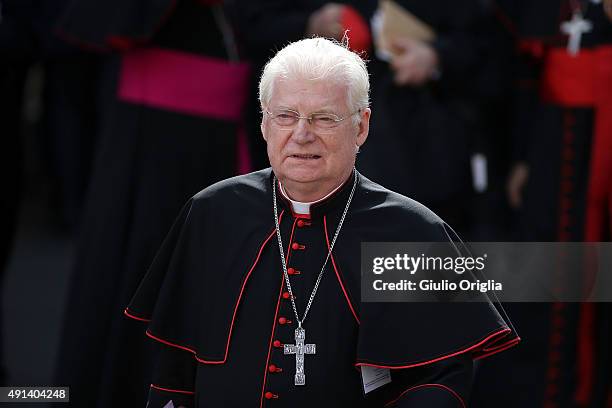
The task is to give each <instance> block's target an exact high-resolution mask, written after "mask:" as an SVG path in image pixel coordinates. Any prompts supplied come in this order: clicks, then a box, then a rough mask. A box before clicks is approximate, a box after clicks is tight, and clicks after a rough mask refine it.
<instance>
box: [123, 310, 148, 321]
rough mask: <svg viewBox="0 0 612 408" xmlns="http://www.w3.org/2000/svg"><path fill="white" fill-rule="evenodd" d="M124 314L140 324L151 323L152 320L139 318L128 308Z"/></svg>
mask: <svg viewBox="0 0 612 408" xmlns="http://www.w3.org/2000/svg"><path fill="white" fill-rule="evenodd" d="M123 314H124V315H126V316H127V317H129V318H132V319H134V320H138V321H140V322H150V321H151V319H145V318H144V317H138V316H136V315H134V314H132V312H130V310H129V309H128V308H127V307H126V308H125V310H124V311H123Z"/></svg>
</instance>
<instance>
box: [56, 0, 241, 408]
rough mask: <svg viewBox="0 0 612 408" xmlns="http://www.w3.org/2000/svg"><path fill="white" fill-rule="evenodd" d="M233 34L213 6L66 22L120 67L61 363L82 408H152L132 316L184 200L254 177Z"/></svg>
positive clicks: (131, 5)
mask: <svg viewBox="0 0 612 408" xmlns="http://www.w3.org/2000/svg"><path fill="white" fill-rule="evenodd" d="M232 30H233V29H232V24H231V23H230V21H229V19H228V18H227V16H226V13H225V11H224V6H223V4H222V2H220V1H214V0H210V1H200V0H181V1H173V0H157V1H150V0H130V1H125V0H117V1H111V2H98V1H91V0H74V1H72V3H71V4H70V7H69V8H68V9H67V11H66V13H65V14H64V16H63V18H62V20H61V21H60V24H59V26H58V33H59V35H60V36H61V37H62V38H64V39H65V40H66V41H69V42H71V43H73V44H76V45H80V46H82V47H84V48H86V49H91V50H97V51H99V52H101V53H106V54H107V55H109V56H110V58H113V59H114V64H115V70H114V72H115V78H114V81H113V82H112V84H111V85H109V88H110V90H111V91H112V95H113V97H112V98H109V101H108V103H109V106H108V109H109V111H108V115H107V116H106V118H105V120H104V121H103V122H102V123H100V127H101V129H100V134H101V136H100V141H99V143H98V145H97V150H96V155H95V159H94V163H93V175H92V180H91V185H90V188H89V190H88V196H87V199H86V203H85V209H84V218H83V222H82V224H81V227H80V230H79V234H78V241H77V245H76V261H75V265H74V270H73V274H72V278H71V281H70V287H69V297H68V299H67V303H66V308H65V323H64V328H63V332H62V333H63V334H62V337H61V339H60V340H61V347H60V350H59V358H58V361H57V371H58V372H57V376H56V380H55V383H56V384H58V385H67V386H70V399H71V403H72V404H73V406H75V407H110V406H144V405H145V403H146V396H147V392H148V388H149V384H150V379H149V378H148V374H147V373H148V372H150V367H149V365H150V362H151V359H152V354H153V353H154V352H153V351H152V349H151V345H150V343H149V342H147V341H146V340H145V339H144V338H143V336H142V331H143V328H142V327H136V326H134V325H133V324H128V322H127V319H125V317H124V316H123V309H124V308H125V306H126V305H127V303H128V301H129V297H130V296H131V294H132V293H133V292H134V290H135V289H136V286H137V284H138V282H139V281H140V279H141V278H142V276H143V275H144V274H145V272H146V269H147V267H148V265H149V264H150V263H151V261H152V259H153V256H154V254H155V250H156V249H157V248H158V247H159V246H160V244H161V242H162V240H163V238H164V236H165V234H166V233H167V231H168V229H169V228H170V225H171V224H172V220H173V219H174V216H175V215H176V213H177V212H178V210H179V209H180V207H181V205H182V204H183V203H184V201H185V200H186V199H187V198H188V197H190V196H192V195H193V194H194V193H195V192H197V191H199V190H201V189H202V188H204V187H206V186H207V185H209V184H211V183H213V182H215V181H217V180H220V179H223V178H227V177H229V176H232V175H234V174H236V173H237V172H238V171H244V170H245V169H248V166H249V165H248V158H247V157H245V153H246V152H245V151H244V149H243V150H239V147H240V145H239V143H238V136H237V135H238V128H239V123H240V121H241V114H242V105H243V101H244V99H245V92H246V88H247V82H248V76H249V67H248V66H247V65H246V64H244V63H241V61H240V57H239V52H238V47H237V45H236V43H235V41H234V35H233V32H232ZM243 147H244V146H243ZM239 155H241V156H239Z"/></svg>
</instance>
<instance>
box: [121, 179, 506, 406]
mask: <svg viewBox="0 0 612 408" xmlns="http://www.w3.org/2000/svg"><path fill="white" fill-rule="evenodd" d="M353 177H357V178H358V180H357V182H358V184H357V188H356V191H355V195H354V198H353V201H352V203H351V207H350V210H349V212H348V215H347V217H346V220H345V222H344V225H343V227H342V230H341V233H340V235H339V238H338V242H337V245H336V246H335V247H334V252H333V255H332V258H331V260H330V262H329V265H328V267H327V270H326V273H325V274H324V275H323V278H322V280H321V283H320V286H319V289H318V292H317V294H316V298H315V299H314V302H313V303H312V307H311V309H310V312H309V315H308V318H307V320H306V322H305V323H304V327H305V329H306V333H307V334H306V343H316V344H317V354H316V355H315V356H306V360H305V366H306V370H305V371H306V386H305V387H296V386H294V385H293V373H294V365H295V356H290V355H284V354H283V349H282V347H279V344H282V343H292V342H293V332H294V329H295V327H296V323H295V318H294V316H293V311H292V308H291V303H290V300H288V299H287V294H284V293H285V291H286V289H285V285H284V282H283V274H282V268H281V265H280V260H279V256H280V255H279V249H278V244H277V241H276V236H275V229H274V218H273V210H272V191H271V189H272V172H271V170H270V169H266V170H262V171H258V172H255V173H251V174H249V175H246V176H240V177H236V178H232V179H229V180H225V181H222V182H220V183H217V184H215V185H213V186H211V187H209V188H207V189H205V190H203V191H202V192H200V193H198V194H197V195H196V196H194V197H193V198H192V199H191V200H189V202H188V203H187V204H186V205H185V206H184V208H183V210H182V211H181V213H180V215H179V217H178V219H177V221H176V222H175V224H174V226H173V228H172V230H171V231H170V233H169V235H168V237H167V238H166V240H165V241H164V244H163V245H162V247H161V249H160V251H159V252H158V254H157V256H156V258H155V261H154V262H153V265H152V266H151V268H150V269H149V271H148V273H147V275H146V277H145V279H144V280H143V282H142V283H141V285H140V287H139V289H138V291H137V293H136V295H135V296H134V298H133V299H132V302H131V303H130V305H129V306H128V308H127V309H126V312H125V313H126V314H127V315H128V316H130V317H133V318H136V319H138V320H142V321H147V322H148V328H147V335H148V336H149V337H151V338H153V339H155V340H157V341H158V342H159V343H161V344H162V345H164V347H165V346H169V347H165V348H167V349H169V350H171V351H169V353H173V354H172V355H171V356H169V357H168V356H166V357H164V358H165V359H166V361H165V363H162V365H161V366H160V368H158V370H160V372H158V373H156V375H155V377H156V380H157V381H160V382H161V381H166V382H165V383H161V384H160V383H154V384H152V389H151V394H150V395H151V397H150V402H151V406H153V407H155V406H158V405H156V404H159V406H160V407H162V406H164V405H165V404H166V403H167V402H168V400H169V399H172V400H173V401H174V404H175V405H177V404H179V403H180V404H183V405H185V406H199V407H204V406H255V405H256V404H260V406H263V405H266V404H268V403H273V404H274V406H312V404H315V403H319V404H324V406H353V407H358V406H381V405H382V404H383V403H386V402H391V401H393V400H395V399H397V398H400V396H401V398H403V399H405V400H406V401H409V400H410V399H411V398H417V397H415V396H416V395H419V397H418V398H419V399H417V400H415V402H414V404H416V405H405V406H424V405H422V404H433V405H427V406H444V407H446V406H449V407H456V406H462V405H461V404H463V403H464V402H461V399H465V398H467V395H468V394H469V382H470V381H469V378H470V377H471V364H472V363H471V360H472V358H480V357H484V356H487V355H490V354H494V353H495V352H497V351H501V350H503V349H505V348H508V347H510V346H511V345H514V344H516V342H518V337H517V336H516V334H515V333H514V332H513V331H512V330H511V329H510V327H509V325H508V323H507V322H506V321H504V319H503V318H502V317H501V315H500V314H499V313H498V311H497V310H496V308H495V307H494V306H493V305H492V304H491V303H478V302H475V303H456V304H453V305H449V304H442V303H360V298H359V294H360V256H359V254H360V245H361V242H362V241H363V242H368V241H369V242H386V241H435V242H439V241H441V242H445V241H449V240H450V239H451V238H450V235H449V234H451V233H450V232H449V229H448V227H447V226H446V224H445V223H444V222H443V221H442V220H441V219H440V218H439V217H437V216H436V215H435V214H434V213H432V212H431V211H429V210H428V209H427V208H425V207H424V206H422V205H420V204H419V203H417V202H415V201H413V200H411V199H408V198H406V197H404V196H401V195H399V194H396V193H393V192H391V191H389V190H386V189H385V188H383V187H381V186H379V185H377V184H375V183H373V182H371V181H369V180H368V179H366V178H365V177H363V176H362V175H360V174H359V173H356V172H355V175H354V176H353ZM351 179H352V177H351ZM351 186H352V180H349V181H347V182H346V183H345V184H344V185H343V186H342V187H341V188H340V189H339V190H338V191H337V192H335V193H334V194H333V195H332V196H331V197H330V198H328V199H326V200H324V201H323V202H319V203H317V204H314V205H313V207H312V208H311V214H310V217H309V218H303V217H302V216H299V215H296V214H293V213H292V211H291V209H290V206H289V203H288V202H287V201H286V200H285V199H279V211H281V223H280V228H281V233H282V236H283V239H284V244H286V245H287V249H286V251H287V252H286V254H287V257H288V265H287V266H288V268H293V269H292V270H290V272H291V271H298V272H299V273H298V274H293V275H291V282H292V288H293V292H294V294H295V296H296V305H297V308H298V311H299V313H303V311H304V309H305V306H306V303H307V301H308V297H309V295H310V292H311V290H312V287H313V285H314V282H315V280H316V278H317V275H318V273H319V270H320V268H321V266H322V264H323V261H324V259H325V255H326V253H327V248H328V246H327V245H328V243H329V242H330V240H331V238H332V236H333V233H334V231H335V229H336V226H337V224H338V222H339V219H340V217H341V214H342V211H343V209H344V206H345V204H346V200H347V198H348V196H349V194H350V190H351ZM181 361H182V362H181ZM180 365H182V368H177V366H180ZM362 365H368V366H376V367H386V368H391V369H392V379H393V381H392V383H391V384H389V385H386V386H383V387H381V388H379V389H377V390H375V391H372V392H371V393H368V394H367V395H365V396H364V394H363V391H362V385H361V377H360V371H359V370H358V369H356V368H359V367H360V366H362ZM279 369H280V370H282V371H279ZM175 370H176V371H175ZM466 372H467V374H466ZM173 373H176V374H173ZM461 374H466V375H461ZM193 377H196V378H197V379H195V380H194V378H193ZM465 378H468V380H467V382H466V381H465ZM428 383H429V385H427V386H425V384H428ZM432 384H434V385H432ZM411 387H418V388H416V389H413V390H411ZM237 389H239V390H240V392H236V390H237ZM408 390H411V391H410V392H407V391H408ZM417 390H418V391H421V392H420V393H416V394H415V391H417ZM191 393H194V394H191ZM268 399H270V400H274V401H268ZM438 399H439V401H440V402H439V403H438V402H436V401H438ZM442 401H443V402H442ZM402 406H404V405H402Z"/></svg>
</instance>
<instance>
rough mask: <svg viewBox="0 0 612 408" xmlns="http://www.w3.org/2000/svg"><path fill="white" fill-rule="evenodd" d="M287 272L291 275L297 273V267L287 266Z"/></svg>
mask: <svg viewBox="0 0 612 408" xmlns="http://www.w3.org/2000/svg"><path fill="white" fill-rule="evenodd" d="M287 273H288V274H289V275H295V269H293V268H287Z"/></svg>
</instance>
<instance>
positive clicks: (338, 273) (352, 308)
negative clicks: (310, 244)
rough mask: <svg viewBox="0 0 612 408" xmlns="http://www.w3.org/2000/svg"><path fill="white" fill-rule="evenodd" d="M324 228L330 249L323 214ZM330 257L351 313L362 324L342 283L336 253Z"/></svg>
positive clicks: (325, 219)
mask: <svg viewBox="0 0 612 408" xmlns="http://www.w3.org/2000/svg"><path fill="white" fill-rule="evenodd" d="M323 228H324V229H325V242H326V243H327V250H328V251H329V237H328V233H327V216H323ZM330 258H331V261H332V265H333V267H334V272H335V273H336V279H338V283H339V284H340V288H341V289H342V293H344V298H345V299H346V303H347V304H348V307H349V309H350V310H351V313H352V314H353V317H354V318H355V321H356V322H357V324H361V321H360V320H359V317H357V313H355V308H354V307H353V304H352V303H351V299H350V298H349V296H348V294H347V293H346V289H345V288H344V284H343V283H342V278H341V277H340V272H339V271H338V268H337V267H336V261H335V260H334V254H330Z"/></svg>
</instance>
